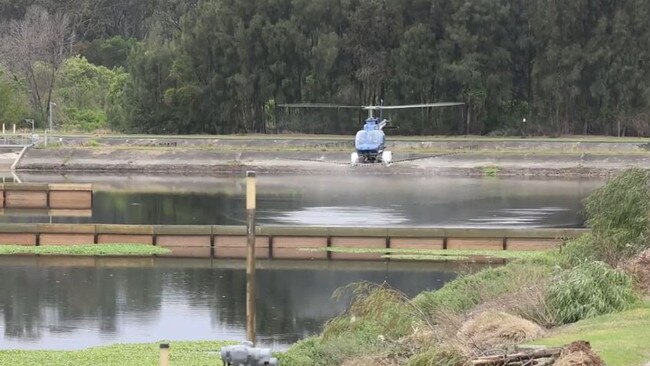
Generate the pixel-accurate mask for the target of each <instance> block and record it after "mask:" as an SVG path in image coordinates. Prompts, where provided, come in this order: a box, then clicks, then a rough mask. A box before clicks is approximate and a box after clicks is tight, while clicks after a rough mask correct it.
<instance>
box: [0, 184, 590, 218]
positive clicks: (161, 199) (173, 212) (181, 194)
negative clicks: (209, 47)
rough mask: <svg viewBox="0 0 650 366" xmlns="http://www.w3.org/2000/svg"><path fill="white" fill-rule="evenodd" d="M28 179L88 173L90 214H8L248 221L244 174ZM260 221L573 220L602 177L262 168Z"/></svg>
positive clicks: (258, 205) (259, 189)
mask: <svg viewBox="0 0 650 366" xmlns="http://www.w3.org/2000/svg"><path fill="white" fill-rule="evenodd" d="M22 179H23V180H24V181H28V182H54V181H66V182H90V183H93V186H94V189H95V195H94V207H93V210H92V214H91V216H89V217H75V218H71V217H52V218H50V217H48V216H46V215H45V216H43V215H41V216H37V217H33V216H30V217H7V216H5V217H0V220H3V221H36V222H49V221H51V222H93V223H127V224H217V225H236V224H243V223H244V218H245V212H244V194H245V183H244V179H242V178H241V177H238V176H224V177H184V176H177V175H170V176H142V175H125V176H101V175H100V176H97V175H94V176H93V175H67V176H60V175H58V176H52V175H24V176H23V177H22ZM257 185H258V204H257V207H258V211H257V212H258V215H257V217H258V218H257V221H258V223H260V224H262V225H327V226H447V227H576V226H581V225H582V223H583V219H582V217H581V215H580V211H581V210H582V207H583V206H582V202H581V201H582V200H583V199H584V198H585V197H586V196H587V195H588V194H589V193H590V192H591V191H592V190H594V189H595V188H597V187H599V186H600V185H602V182H601V181H596V180H582V179H567V180H557V179H556V180H548V179H521V178H494V177H479V178H467V177H435V176H431V177H422V176H409V175H396V176H390V175H368V174H364V175H361V174H360V175H331V176H321V175H291V176H260V177H258V183H257Z"/></svg>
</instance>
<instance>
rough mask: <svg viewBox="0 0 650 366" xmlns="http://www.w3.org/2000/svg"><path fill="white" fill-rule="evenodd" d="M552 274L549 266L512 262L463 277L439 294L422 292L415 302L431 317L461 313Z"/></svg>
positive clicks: (440, 290)
mask: <svg viewBox="0 0 650 366" xmlns="http://www.w3.org/2000/svg"><path fill="white" fill-rule="evenodd" d="M550 273H551V269H550V267H548V266H547V265H538V264H533V263H517V262H515V263H510V264H508V265H505V266H503V267H497V268H489V269H485V270H482V271H480V272H478V273H475V274H470V275H465V276H462V277H459V278H458V279H456V280H454V281H452V282H449V283H447V284H445V286H443V287H442V288H441V289H439V290H437V291H426V292H422V293H421V294H419V295H418V296H417V297H416V298H415V299H414V300H413V302H414V304H415V306H416V307H418V308H420V309H422V310H423V311H425V312H426V313H428V314H430V315H433V314H435V313H436V312H437V311H440V310H445V311H452V312H456V313H461V312H465V311H468V310H471V309H472V308H473V307H475V306H476V305H479V304H481V303H483V302H486V301H490V300H492V299H496V298H497V297H499V296H502V295H504V294H507V293H513V292H516V291H518V290H520V289H522V288H526V287H529V286H531V285H533V284H537V283H539V282H540V281H542V280H543V279H544V278H547V277H548V276H549V275H550Z"/></svg>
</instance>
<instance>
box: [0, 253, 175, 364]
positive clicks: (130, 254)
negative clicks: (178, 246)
mask: <svg viewBox="0 0 650 366" xmlns="http://www.w3.org/2000/svg"><path fill="white" fill-rule="evenodd" d="M169 252H170V250H169V249H167V248H162V247H158V246H153V245H143V244H90V245H47V246H27V245H0V255H17V254H38V255H79V256H150V255H160V254H167V253H169ZM0 364H2V363H0Z"/></svg>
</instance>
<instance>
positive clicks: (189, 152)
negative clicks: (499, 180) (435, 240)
mask: <svg viewBox="0 0 650 366" xmlns="http://www.w3.org/2000/svg"><path fill="white" fill-rule="evenodd" d="M393 155H394V160H395V162H394V163H393V164H391V165H390V166H383V165H372V166H350V164H349V163H348V161H349V153H348V152H329V151H325V152H318V151H261V152H237V151H220V150H215V149H202V148H196V149H192V148H186V147H165V148H160V147H158V148H137V147H124V146H120V147H59V148H50V149H30V150H29V151H27V152H26V154H25V155H24V157H23V158H22V160H21V161H20V163H19V165H18V166H17V170H20V171H51V172H72V171H87V172H174V173H197V174H198V173H200V174H221V173H239V172H242V171H245V170H251V169H253V170H257V171H259V172H261V173H267V174H269V173H270V174H273V173H275V174H287V173H296V172H300V173H327V174H330V173H331V174H354V173H357V172H359V171H367V172H371V173H376V174H394V173H402V174H417V175H499V176H513V175H530V176H607V175H610V174H612V173H616V172H618V171H621V170H623V169H626V168H630V167H641V168H644V169H650V154H640V153H634V154H622V153H620V152H619V153H615V154H601V153H598V154H588V153H579V154H569V153H536V154H528V153H523V152H486V151H480V152H477V151H456V152H454V151H452V152H447V153H439V154H436V153H408V152H399V151H397V152H394V154H393Z"/></svg>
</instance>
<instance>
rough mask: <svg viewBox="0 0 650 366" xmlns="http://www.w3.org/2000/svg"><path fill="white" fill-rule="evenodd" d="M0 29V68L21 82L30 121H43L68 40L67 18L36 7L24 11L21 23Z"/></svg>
mask: <svg viewBox="0 0 650 366" xmlns="http://www.w3.org/2000/svg"><path fill="white" fill-rule="evenodd" d="M5 25H6V26H5V27H0V30H3V32H0V64H2V65H4V66H5V67H6V69H7V70H8V71H10V72H11V74H12V76H13V78H14V79H15V80H24V81H25V83H26V86H27V89H28V90H29V92H30V102H31V107H32V112H33V113H34V119H35V120H36V121H37V122H39V121H40V122H44V121H45V120H47V116H48V113H49V112H50V108H51V106H52V103H51V102H52V92H53V90H54V88H55V85H56V81H57V71H58V70H59V68H60V67H61V65H62V63H63V61H64V60H65V57H66V55H67V54H68V51H69V48H70V47H69V46H70V45H71V44H72V41H71V40H70V33H71V32H70V28H69V18H68V16H67V15H66V14H65V12H61V11H57V12H53V13H51V14H50V13H49V12H48V11H47V10H46V9H44V8H41V7H39V6H30V7H28V8H27V9H26V10H25V16H24V19H20V20H13V21H11V22H9V23H8V24H5Z"/></svg>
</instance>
